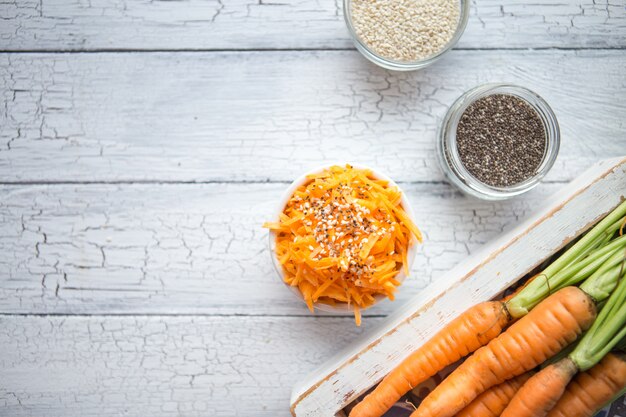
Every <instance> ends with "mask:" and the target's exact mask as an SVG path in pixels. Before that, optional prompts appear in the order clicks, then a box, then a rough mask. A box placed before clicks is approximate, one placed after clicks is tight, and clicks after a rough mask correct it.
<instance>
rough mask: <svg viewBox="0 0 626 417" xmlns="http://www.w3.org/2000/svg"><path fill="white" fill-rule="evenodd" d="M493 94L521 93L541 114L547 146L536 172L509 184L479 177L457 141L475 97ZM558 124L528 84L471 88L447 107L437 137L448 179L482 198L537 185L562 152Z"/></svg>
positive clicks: (508, 194) (500, 196)
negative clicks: (499, 184) (495, 183)
mask: <svg viewBox="0 0 626 417" xmlns="http://www.w3.org/2000/svg"><path fill="white" fill-rule="evenodd" d="M494 94H505V95H511V96H515V97H518V98H520V99H522V100H524V101H525V102H526V103H528V105H530V106H531V107H532V108H533V109H534V110H535V111H536V112H537V114H538V115H539V118H540V119H541V121H542V123H543V126H544V129H545V132H546V148H545V151H544V155H543V159H542V161H541V163H540V164H539V166H538V167H537V169H536V171H535V173H534V174H533V175H532V176H531V177H530V178H528V179H526V180H524V181H522V182H520V183H517V184H513V185H511V186H509V187H495V186H492V185H489V184H485V183H484V182H482V181H480V180H478V179H477V178H476V177H474V176H473V175H472V174H471V173H470V172H469V171H468V170H467V169H466V168H465V166H464V165H463V163H462V162H461V158H460V156H459V152H458V149H457V145H456V130H457V126H458V123H459V120H460V119H461V116H462V115H463V113H464V112H465V110H466V109H467V107H468V106H469V105H471V104H472V103H474V102H475V101H476V100H478V99H480V98H483V97H487V96H490V95H494ZM559 145H560V133H559V124H558V122H557V120H556V116H555V115H554V112H553V111H552V109H551V108H550V106H548V103H546V102H545V101H544V100H543V99H542V98H541V97H540V96H539V95H537V94H536V93H534V92H532V91H530V90H529V89H527V88H524V87H519V86H516V85H511V84H485V85H481V86H478V87H476V88H474V89H472V90H469V91H468V92H466V93H465V94H463V95H462V96H461V97H459V98H458V99H457V100H456V101H455V102H454V104H452V106H451V107H450V109H449V110H448V113H447V114H446V116H445V117H444V119H443V122H442V124H441V127H440V130H439V134H438V138H437V156H438V158H439V164H440V165H441V169H442V171H443V173H444V174H445V176H446V177H447V178H448V180H449V181H450V182H451V183H452V184H454V185H456V186H457V187H458V188H459V189H460V190H461V191H463V192H464V193H466V194H468V195H471V196H474V197H477V198H481V199H483V200H504V199H507V198H510V197H513V196H516V195H519V194H522V193H525V192H526V191H528V190H530V189H531V188H533V187H535V186H536V185H537V184H539V182H540V181H541V179H542V178H543V177H544V176H545V175H546V174H547V173H548V171H549V170H550V168H552V166H553V165H554V161H555V160H556V157H557V154H558V153H559Z"/></svg>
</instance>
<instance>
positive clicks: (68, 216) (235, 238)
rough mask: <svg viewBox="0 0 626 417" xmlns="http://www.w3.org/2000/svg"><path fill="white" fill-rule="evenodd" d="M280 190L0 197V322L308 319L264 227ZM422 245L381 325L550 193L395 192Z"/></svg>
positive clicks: (87, 191)
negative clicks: (24, 316) (90, 317)
mask: <svg viewBox="0 0 626 417" xmlns="http://www.w3.org/2000/svg"><path fill="white" fill-rule="evenodd" d="M285 188H286V184H178V185H127V184H123V185H99V184H93V185H54V186H45V185H42V186H4V187H2V188H0V313H55V314H58V313H72V314H83V313H87V314H120V313H123V314H131V313H138V314H177V313H185V314H194V313H199V314H251V315H259V314H271V315H288V314H300V315H308V314H309V313H308V310H307V309H306V307H305V306H304V303H302V302H301V301H300V300H298V299H297V298H296V297H294V296H293V295H292V294H291V292H290V291H289V290H288V289H287V288H285V287H284V286H283V284H282V283H281V282H280V281H279V279H278V278H277V276H276V273H275V271H274V269H273V266H272V264H271V258H270V255H269V249H268V234H267V233H266V231H265V230H264V229H262V228H261V224H262V223H263V221H265V220H268V219H270V218H271V216H272V215H273V214H274V210H275V209H276V207H275V205H276V204H277V202H278V200H279V198H280V195H281V194H282V192H283V190H284V189H285ZM403 188H404V189H405V191H406V192H407V197H408V198H409V201H410V202H411V204H412V206H413V207H414V211H415V215H416V218H417V219H418V223H419V226H420V227H421V228H422V230H423V232H424V234H425V239H426V240H425V243H424V245H423V246H422V247H421V248H420V249H419V253H418V255H417V258H416V260H415V263H414V265H413V270H412V276H411V277H410V278H409V279H407V281H406V282H405V284H404V286H403V287H402V288H401V290H400V294H399V297H398V299H397V300H396V301H395V302H383V303H381V304H380V305H378V306H376V307H374V308H372V309H371V310H368V314H369V315H371V314H387V313H389V312H391V311H394V310H396V309H397V308H398V306H399V305H400V304H402V303H403V302H404V301H406V300H408V299H409V298H410V297H412V296H414V295H415V294H416V293H417V292H419V291H420V290H422V289H423V288H424V287H425V286H426V285H427V284H429V283H430V282H431V280H432V279H433V278H436V277H437V276H439V275H441V274H442V272H444V271H447V270H448V269H450V268H452V267H453V266H454V265H456V264H457V263H458V262H460V261H461V260H463V259H464V258H465V257H467V256H468V255H469V254H470V252H472V251H473V250H474V249H476V248H477V247H479V246H481V245H482V244H484V243H485V242H487V241H489V240H490V239H492V238H493V237H494V236H497V235H499V234H500V232H501V231H502V230H504V229H505V228H507V227H510V226H513V225H514V224H515V223H516V222H518V221H519V219H520V217H524V216H526V215H527V214H528V213H529V212H531V211H533V210H534V209H536V207H537V206H539V205H541V204H542V202H543V200H544V199H545V198H546V196H548V195H551V194H552V193H554V192H555V191H556V190H558V189H559V188H560V185H558V184H544V185H541V186H540V187H539V188H538V189H536V190H533V191H531V193H530V194H529V195H527V197H525V198H519V199H514V200H512V201H507V202H498V203H488V202H481V201H477V200H475V199H471V198H466V197H463V196H461V195H460V194H458V193H456V192H454V191H453V190H452V189H451V188H450V186H448V185H444V184H425V185H419V184H418V185H415V184H414V185H410V184H404V185H403Z"/></svg>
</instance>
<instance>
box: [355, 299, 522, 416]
mask: <svg viewBox="0 0 626 417" xmlns="http://www.w3.org/2000/svg"><path fill="white" fill-rule="evenodd" d="M502 306H503V305H502V303H500V302H498V301H489V302H486V303H481V304H478V305H476V306H474V307H472V308H471V309H469V310H467V311H466V312H465V313H463V314H462V315H460V316H459V317H457V318H456V319H454V320H453V321H452V322H450V323H449V324H448V325H447V326H446V327H445V329H444V331H442V332H440V334H439V335H438V336H436V337H433V338H432V339H430V340H429V341H427V342H426V343H425V344H424V345H423V346H422V347H421V348H420V349H419V350H417V351H415V352H413V354H411V356H409V357H408V358H407V359H406V360H405V361H404V362H403V363H402V365H401V366H398V367H396V368H395V369H394V370H393V371H391V372H390V373H389V374H388V375H387V376H386V377H385V378H384V379H383V380H382V381H381V383H380V384H379V385H378V387H377V388H376V389H375V390H374V391H372V392H371V393H370V394H369V395H368V396H367V397H366V398H365V399H364V400H363V401H361V402H360V403H359V404H357V405H356V406H355V407H354V408H353V409H352V411H351V412H350V417H362V416H381V415H383V414H384V413H385V411H387V410H388V409H389V408H390V407H391V406H392V405H393V404H394V403H395V402H396V401H397V400H398V399H399V398H400V397H401V396H402V395H404V394H405V393H406V392H408V391H410V390H411V389H413V388H415V387H416V386H417V385H418V384H420V383H421V382H423V381H425V380H427V379H428V378H430V377H431V376H433V375H434V374H436V373H437V372H439V371H440V370H441V369H443V368H445V367H446V366H448V365H449V364H451V363H454V362H456V361H457V360H459V359H461V358H462V357H463V356H465V355H467V354H468V353H471V352H473V351H474V350H476V349H478V348H479V347H480V346H482V345H484V344H485V343H487V342H488V341H489V340H491V339H493V338H494V337H495V336H497V335H498V334H500V332H501V331H502V329H503V328H504V326H506V325H507V324H508V322H509V320H510V318H509V317H508V315H507V313H506V311H505V310H504V309H503V308H502Z"/></svg>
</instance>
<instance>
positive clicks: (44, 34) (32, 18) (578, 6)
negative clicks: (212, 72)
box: [0, 0, 626, 50]
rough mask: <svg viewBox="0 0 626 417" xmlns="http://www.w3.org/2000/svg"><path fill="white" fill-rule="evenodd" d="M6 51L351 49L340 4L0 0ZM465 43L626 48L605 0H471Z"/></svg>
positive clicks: (624, 29) (625, 18)
mask: <svg viewBox="0 0 626 417" xmlns="http://www.w3.org/2000/svg"><path fill="white" fill-rule="evenodd" d="M0 17H1V18H2V19H3V20H2V25H0V47H1V48H2V49H5V50H50V49H52V50H93V49H224V48H234V49H259V48H322V49H324V48H346V47H351V42H350V39H349V37H348V32H347V29H346V27H345V24H344V21H343V11H342V0H325V1H319V0H316V1H307V0H287V1H264V0H229V1H223V0H207V1H203V0H184V1H176V2H169V1H151V0H140V1H124V0H98V1H82V0H19V1H15V2H2V3H0ZM459 46H460V47H463V48H538V47H569V48H571V47H585V48H589V47H591V48H596V47H600V48H605V47H611V48H614V47H624V46H626V11H625V10H624V5H623V4H622V3H620V2H619V1H618V2H612V1H609V0H598V1H595V0H573V1H567V0H555V1H551V2H539V3H534V4H528V3H527V2H524V1H521V0H515V1H502V0H481V1H472V4H471V17H470V20H469V24H468V27H467V30H466V32H465V34H464V36H463V38H462V39H461V42H460V44H459Z"/></svg>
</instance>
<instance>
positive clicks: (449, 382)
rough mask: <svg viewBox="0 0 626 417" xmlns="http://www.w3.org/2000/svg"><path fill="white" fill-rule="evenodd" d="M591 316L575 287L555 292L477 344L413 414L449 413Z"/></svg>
mask: <svg viewBox="0 0 626 417" xmlns="http://www.w3.org/2000/svg"><path fill="white" fill-rule="evenodd" d="M595 317H596V306H595V304H594V302H593V300H592V299H591V298H590V297H589V296H588V295H587V294H585V293H584V292H583V291H581V290H580V289H579V288H577V287H565V288H563V289H561V290H559V291H557V292H556V293H554V294H552V295H551V296H549V297H548V298H546V299H545V300H544V301H542V302H540V303H539V304H538V305H537V306H536V307H535V308H533V309H532V310H531V311H530V313H528V314H527V315H526V316H524V317H523V318H522V319H520V320H519V321H517V322H516V323H515V324H513V325H512V326H511V327H510V328H509V329H508V330H507V331H506V332H504V333H502V334H501V335H500V336H498V337H497V338H496V339H494V340H492V341H491V342H489V344H488V345H486V346H483V347H482V348H480V349H478V350H477V351H476V352H475V353H474V355H472V356H470V357H469V358H468V359H467V360H466V361H465V362H463V363H462V364H461V366H459V367H458V368H457V369H456V370H455V371H454V372H452V374H450V375H449V376H448V377H447V378H446V379H445V380H444V381H443V382H442V383H441V384H439V386H438V387H437V388H435V390H434V391H433V392H431V393H430V395H429V396H428V397H426V398H425V399H424V401H423V402H422V403H421V404H420V406H419V408H418V409H417V410H416V411H415V412H414V413H413V414H411V417H426V416H430V417H452V416H453V415H455V414H456V413H458V412H459V411H461V410H462V409H463V408H465V407H466V406H467V405H468V404H469V403H471V402H472V401H473V400H474V399H475V398H476V397H478V396H479V395H480V394H482V393H483V392H484V391H486V390H487V389H489V388H491V387H493V386H494V385H498V384H501V383H502V382H504V381H506V380H507V379H510V378H512V377H514V376H517V375H521V374H523V373H525V372H528V371H529V370H531V369H533V368H534V367H536V366H537V365H539V364H541V363H543V362H544V361H545V360H546V359H549V358H550V357H552V356H553V355H555V354H557V353H558V352H559V351H560V350H561V349H563V348H564V347H565V346H567V345H569V344H570V343H572V342H573V341H574V340H576V339H577V338H578V336H580V334H581V333H582V332H583V331H585V330H586V329H588V328H589V326H591V324H592V323H593V320H594V319H595Z"/></svg>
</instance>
